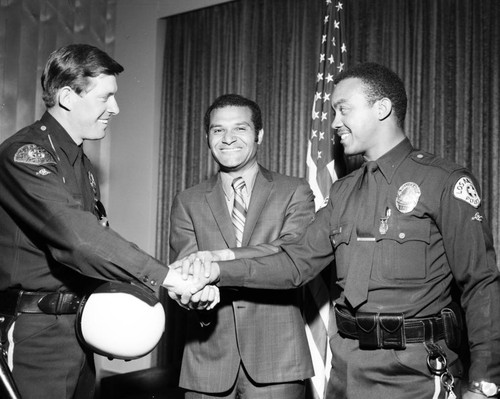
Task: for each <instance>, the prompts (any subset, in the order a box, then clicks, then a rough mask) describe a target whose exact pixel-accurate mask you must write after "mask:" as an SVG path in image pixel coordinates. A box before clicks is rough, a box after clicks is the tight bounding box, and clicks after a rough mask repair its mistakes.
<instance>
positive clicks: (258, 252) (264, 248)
mask: <svg viewBox="0 0 500 399" xmlns="http://www.w3.org/2000/svg"><path fill="white" fill-rule="evenodd" d="M283 206H285V207H286V212H285V217H284V220H283V224H282V227H281V230H280V233H279V236H278V237H276V239H275V240H273V241H271V242H269V243H262V244H259V245H252V246H247V247H242V248H232V251H233V252H234V254H235V257H236V259H241V258H255V257H260V256H265V255H271V254H274V253H277V252H279V251H281V248H280V245H282V244H285V243H290V242H295V241H297V240H298V238H299V237H300V236H301V235H302V234H303V233H304V231H305V229H306V227H307V225H308V224H310V223H311V221H312V220H313V218H314V194H313V193H312V191H311V189H310V188H309V184H307V182H306V181H305V180H301V183H300V184H299V185H297V187H296V188H295V190H294V192H293V195H292V196H291V198H290V201H289V202H288V203H287V204H283Z"/></svg>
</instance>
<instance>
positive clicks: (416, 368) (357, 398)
mask: <svg viewBox="0 0 500 399" xmlns="http://www.w3.org/2000/svg"><path fill="white" fill-rule="evenodd" d="M439 344H440V346H441V347H442V348H443V349H444V351H445V352H446V355H447V361H448V365H449V366H450V367H451V368H453V366H454V365H456V363H457V362H460V360H459V359H458V356H457V354H455V353H454V352H452V351H450V350H449V349H448V348H447V347H446V344H445V343H444V341H439ZM330 346H331V349H332V355H333V357H332V370H331V373H330V380H329V382H328V388H327V396H326V397H327V399H366V398H371V399H387V398H398V399H415V398H432V397H433V395H434V394H435V392H436V391H439V390H440V393H439V396H438V397H439V398H445V391H444V388H443V386H442V385H441V384H440V381H439V377H438V379H436V378H435V377H434V376H433V375H431V373H430V372H429V369H428V368H427V361H426V359H427V351H426V349H425V347H424V344H410V345H407V347H406V349H404V350H392V349H376V350H360V349H359V344H358V341H356V340H353V339H345V338H342V337H341V336H340V335H339V334H338V333H337V334H335V335H333V336H332V337H331V338H330ZM455 377H457V376H455ZM455 385H456V387H457V389H455V390H454V391H455V392H456V394H457V397H461V395H459V393H458V392H459V390H460V386H459V385H460V384H459V380H457V381H456V382H455Z"/></svg>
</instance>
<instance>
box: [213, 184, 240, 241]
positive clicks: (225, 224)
mask: <svg viewBox="0 0 500 399" xmlns="http://www.w3.org/2000/svg"><path fill="white" fill-rule="evenodd" d="M211 183H213V184H212V186H211V189H209V190H208V191H207V193H206V194H205V198H206V199H207V202H208V206H209V207H210V210H211V212H212V215H213V217H214V219H215V222H216V223H217V226H218V227H219V231H220V232H221V234H222V237H223V238H224V241H225V242H226V244H227V246H228V248H234V247H236V236H235V234H234V227H233V223H232V222H231V217H230V216H229V212H228V210H227V205H226V198H225V196H224V190H223V189H222V183H221V181H220V177H219V174H217V175H216V176H214V177H213V178H212V181H211Z"/></svg>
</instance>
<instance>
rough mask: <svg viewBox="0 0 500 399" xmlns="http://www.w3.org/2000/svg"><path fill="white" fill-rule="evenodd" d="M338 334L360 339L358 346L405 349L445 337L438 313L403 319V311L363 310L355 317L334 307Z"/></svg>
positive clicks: (441, 320) (364, 347)
mask: <svg viewBox="0 0 500 399" xmlns="http://www.w3.org/2000/svg"><path fill="white" fill-rule="evenodd" d="M335 318H336V320H337V328H338V331H339V333H340V335H342V336H344V337H345V338H350V339H356V340H359V347H360V348H361V349H404V348H405V347H406V344H412V343H420V342H437V341H439V340H441V339H444V338H445V328H444V323H443V319H442V317H441V316H435V317H425V318H414V319H405V318H404V315H403V314H402V313H396V314H394V313H363V312H357V313H356V315H355V316H353V315H352V314H350V313H349V312H348V311H347V310H346V309H343V308H341V307H339V306H335Z"/></svg>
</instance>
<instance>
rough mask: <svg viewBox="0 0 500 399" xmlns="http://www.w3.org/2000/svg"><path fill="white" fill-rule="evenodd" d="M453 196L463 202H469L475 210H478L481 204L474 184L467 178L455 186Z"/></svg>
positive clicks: (460, 180) (464, 177)
mask: <svg viewBox="0 0 500 399" xmlns="http://www.w3.org/2000/svg"><path fill="white" fill-rule="evenodd" d="M453 195H454V196H455V198H458V199H460V200H462V201H465V202H467V203H468V204H470V205H472V206H473V207H474V208H478V207H479V205H480V204H481V198H479V194H478V192H477V190H476V188H475V187H474V184H473V183H472V180H471V179H470V178H468V177H466V176H463V177H461V178H460V179H459V180H458V181H457V182H456V184H455V188H454V189H453Z"/></svg>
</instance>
